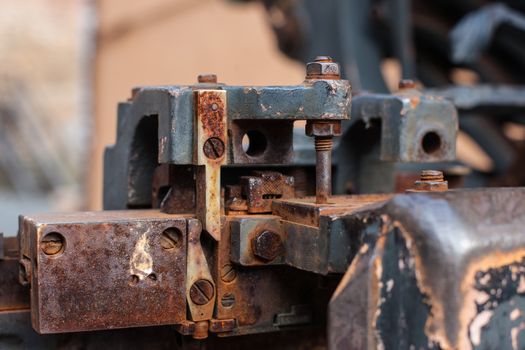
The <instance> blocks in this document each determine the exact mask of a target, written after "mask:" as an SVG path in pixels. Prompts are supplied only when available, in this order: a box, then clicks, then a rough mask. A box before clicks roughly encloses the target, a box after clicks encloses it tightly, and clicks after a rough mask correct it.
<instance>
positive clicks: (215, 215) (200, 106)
mask: <svg viewBox="0 0 525 350" xmlns="http://www.w3.org/2000/svg"><path fill="white" fill-rule="evenodd" d="M194 98H195V151H194V152H195V153H194V156H195V164H196V165H197V167H196V171H195V175H196V177H195V183H196V203H195V204H196V215H197V217H198V218H199V220H200V221H201V223H202V228H203V229H204V230H206V231H207V232H208V233H209V234H210V235H212V237H213V238H215V239H216V240H218V239H220V236H221V234H220V231H221V166H222V165H223V164H225V163H226V160H227V157H226V154H227V152H226V149H225V147H226V145H227V143H228V142H227V115H226V110H227V99H226V92H225V91H221V90H210V89H198V90H196V91H195V96H194Z"/></svg>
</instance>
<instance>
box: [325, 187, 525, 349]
mask: <svg viewBox="0 0 525 350" xmlns="http://www.w3.org/2000/svg"><path fill="white" fill-rule="evenodd" d="M524 201H525V189H521V188H520V189H517V188H510V189H480V190H470V191H450V192H426V193H425V194H423V193H412V194H408V195H403V196H396V197H394V198H393V199H392V200H391V201H388V202H387V203H386V204H385V205H384V207H382V208H376V209H374V210H370V211H368V213H366V212H365V213H361V214H360V216H354V217H353V218H352V217H351V216H349V217H346V218H342V220H343V221H346V222H347V224H348V225H353V227H354V230H355V231H356V232H361V233H362V234H366V232H370V233H369V234H368V237H369V238H368V240H367V241H366V243H364V244H363V245H362V246H361V248H360V250H359V253H358V255H357V257H356V258H355V259H354V261H353V263H352V265H351V266H350V268H349V270H348V272H347V273H346V275H345V276H344V277H343V280H342V281H341V284H340V286H339V287H338V289H337V290H336V292H335V294H334V296H333V298H332V301H331V303H330V316H329V317H330V328H329V339H330V348H333V349H343V348H344V349H348V348H351V349H361V348H377V347H384V348H388V349H405V348H410V347H414V348H442V349H443V348H447V349H481V348H498V349H517V348H521V347H522V346H523V344H522V343H521V342H522V339H523V338H522V337H523V329H524V327H523V325H524V324H525V323H524V322H523V319H522V318H521V315H522V313H523V312H525V303H523V295H524V293H525V292H524V291H523V290H522V289H523V288H522V283H523V278H524V277H523V273H522V271H523V270H525V260H524V259H525V240H524V239H523V225H524V222H523V221H524V218H525V212H524V209H523V208H525V207H524V205H523V204H524ZM367 227H368V228H371V227H375V229H374V230H370V229H367ZM495 232H497V235H495V234H494V233H495ZM365 286H366V288H364V287H365ZM363 289H365V290H364V291H363ZM349 311H350V313H349ZM399 320H403V321H402V322H401V323H400V322H399Z"/></svg>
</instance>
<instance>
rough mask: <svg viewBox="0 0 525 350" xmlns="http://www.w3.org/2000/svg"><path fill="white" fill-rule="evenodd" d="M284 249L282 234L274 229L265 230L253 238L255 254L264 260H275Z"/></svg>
mask: <svg viewBox="0 0 525 350" xmlns="http://www.w3.org/2000/svg"><path fill="white" fill-rule="evenodd" d="M283 250H284V247H283V242H282V240H281V236H280V235H279V234H277V233H275V232H273V231H263V232H261V233H259V234H258V235H257V236H255V238H253V239H252V251H253V254H254V255H255V256H257V257H258V258H261V259H263V260H266V261H272V260H274V259H275V258H277V257H278V256H279V255H281V254H282V253H283Z"/></svg>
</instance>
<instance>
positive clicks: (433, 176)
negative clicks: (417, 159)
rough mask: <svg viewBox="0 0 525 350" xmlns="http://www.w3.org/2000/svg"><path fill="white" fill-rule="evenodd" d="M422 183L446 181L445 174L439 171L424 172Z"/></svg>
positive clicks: (421, 177) (421, 178) (422, 173)
mask: <svg viewBox="0 0 525 350" xmlns="http://www.w3.org/2000/svg"><path fill="white" fill-rule="evenodd" d="M420 180H421V181H435V182H437V181H444V180H445V179H444V177H443V172H441V171H437V170H423V171H422V172H421V176H420Z"/></svg>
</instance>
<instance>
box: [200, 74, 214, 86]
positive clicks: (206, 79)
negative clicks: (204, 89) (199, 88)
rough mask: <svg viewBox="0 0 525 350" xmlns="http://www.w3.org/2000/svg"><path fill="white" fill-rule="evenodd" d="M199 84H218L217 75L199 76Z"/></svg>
mask: <svg viewBox="0 0 525 350" xmlns="http://www.w3.org/2000/svg"><path fill="white" fill-rule="evenodd" d="M197 81H198V82H199V83H201V84H202V83H207V84H217V75H215V74H199V76H198V77H197Z"/></svg>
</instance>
